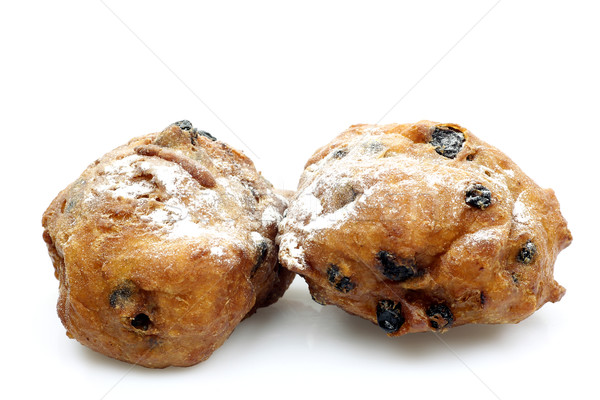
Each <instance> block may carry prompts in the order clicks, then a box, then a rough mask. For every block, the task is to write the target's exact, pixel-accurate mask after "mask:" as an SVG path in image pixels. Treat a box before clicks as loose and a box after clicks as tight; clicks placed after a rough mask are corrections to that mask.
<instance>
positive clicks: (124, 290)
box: [108, 286, 133, 308]
mask: <svg viewBox="0 0 600 400" xmlns="http://www.w3.org/2000/svg"><path fill="white" fill-rule="evenodd" d="M132 294H133V292H132V290H131V288H130V287H129V286H119V287H118V288H116V289H115V290H114V291H113V292H112V293H111V294H110V296H109V297H108V303H109V304H110V306H111V307H112V308H117V307H123V305H124V303H126V302H127V301H128V300H129V299H130V298H131V295H132Z"/></svg>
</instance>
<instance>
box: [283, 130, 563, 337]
mask: <svg viewBox="0 0 600 400" xmlns="http://www.w3.org/2000/svg"><path fill="white" fill-rule="evenodd" d="M286 213H287V214H286V217H285V218H284V219H283V220H282V222H281V223H280V232H279V236H278V242H279V244H280V253H279V256H280V261H281V263H282V264H283V265H284V266H285V267H287V268H289V269H290V270H292V271H294V272H297V273H298V274H300V275H302V276H303V277H304V279H305V280H306V281H307V283H308V285H309V288H310V291H311V294H312V296H313V298H314V299H315V301H317V302H319V303H321V304H335V305H337V306H339V307H341V308H342V309H344V310H346V311H347V312H349V313H352V314H355V315H358V316H361V317H363V318H366V319H368V320H370V321H372V322H373V323H376V324H378V325H379V326H380V327H381V328H382V329H383V330H384V331H385V332H387V333H388V334H389V335H394V336H396V335H402V334H405V333H408V332H419V331H428V330H434V331H444V330H446V329H447V328H449V327H451V326H458V325H463V324H468V323H516V322H519V321H521V320H522V319H524V318H526V317H527V316H529V315H531V314H532V313H533V312H534V311H535V310H537V309H538V308H540V307H541V306H542V305H543V304H544V303H546V302H548V301H551V302H556V301H558V300H560V298H561V297H562V296H563V294H564V292H565V290H564V288H563V287H561V286H560V285H559V284H558V283H557V282H556V281H555V280H554V279H553V269H554V262H555V260H556V257H557V255H558V253H559V252H560V251H561V250H562V249H564V248H565V247H567V246H568V245H569V244H570V242H571V240H572V238H571V234H570V232H569V230H568V229H567V224H566V221H565V220H564V219H563V217H562V215H561V214H560V211H559V205H558V202H557V200H556V198H555V196H554V193H553V191H552V190H550V189H546V190H544V189H541V188H540V187H539V186H538V185H536V184H535V183H534V182H533V181H532V180H531V179H530V178H529V177H527V176H526V175H525V174H524V173H523V172H522V171H521V170H520V169H519V167H518V166H517V165H516V164H515V163H514V162H512V161H511V160H510V159H509V158H508V157H507V156H505V155H504V154H503V153H501V152H500V151H498V150H497V149H495V148H494V147H492V146H490V145H488V144H486V143H484V142H483V141H481V140H479V139H478V138H477V137H475V136H474V135H473V134H472V133H471V132H469V131H468V130H467V129H465V128H463V127H461V126H458V125H455V124H439V123H434V122H430V121H421V122H419V123H416V124H406V125H398V124H390V125H382V126H377V125H355V126H352V127H350V128H349V129H348V130H347V131H345V132H343V133H342V134H340V135H339V136H338V137H337V138H335V139H334V140H333V141H332V142H331V143H329V144H328V145H326V146H324V147H322V148H321V149H319V150H317V152H316V153H315V154H314V155H313V156H312V157H311V159H310V160H309V161H308V163H307V164H306V167H305V170H304V173H303V174H302V177H301V179H300V183H299V187H298V192H297V193H296V195H295V197H294V199H293V201H292V202H291V204H290V207H289V208H288V210H287V211H286Z"/></svg>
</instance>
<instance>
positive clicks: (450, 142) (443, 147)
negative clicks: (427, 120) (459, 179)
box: [429, 126, 465, 158]
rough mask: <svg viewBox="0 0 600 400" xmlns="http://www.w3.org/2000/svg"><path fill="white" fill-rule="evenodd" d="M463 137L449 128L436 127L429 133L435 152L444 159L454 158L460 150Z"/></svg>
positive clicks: (460, 133) (463, 140)
mask: <svg viewBox="0 0 600 400" xmlns="http://www.w3.org/2000/svg"><path fill="white" fill-rule="evenodd" d="M464 142H465V135H463V133H462V132H461V131H459V130H458V129H456V128H452V127H450V126H436V127H435V128H434V129H433V132H432V133H431V140H430V141H429V144H431V145H432V146H433V147H434V148H435V151H436V152H437V153H438V154H439V155H442V156H444V157H447V158H455V157H456V155H457V154H458V153H459V152H460V150H461V149H462V145H463V143H464Z"/></svg>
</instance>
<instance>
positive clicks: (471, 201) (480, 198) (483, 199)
mask: <svg viewBox="0 0 600 400" xmlns="http://www.w3.org/2000/svg"><path fill="white" fill-rule="evenodd" d="M465 203H467V204H468V205H470V206H471V207H473V208H479V209H480V210H485V209H486V208H488V207H489V206H490V205H491V204H492V192H491V191H490V190H489V189H488V188H486V187H485V186H483V185H481V184H479V183H477V184H475V185H473V186H471V187H470V188H469V189H467V192H466V193H465Z"/></svg>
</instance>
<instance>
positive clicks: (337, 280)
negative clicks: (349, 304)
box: [327, 264, 356, 293]
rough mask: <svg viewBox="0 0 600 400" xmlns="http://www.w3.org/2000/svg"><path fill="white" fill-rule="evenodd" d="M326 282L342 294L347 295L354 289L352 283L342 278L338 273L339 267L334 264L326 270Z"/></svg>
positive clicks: (345, 277) (346, 278) (354, 285)
mask: <svg viewBox="0 0 600 400" xmlns="http://www.w3.org/2000/svg"><path fill="white" fill-rule="evenodd" d="M327 280H328V281H329V283H330V284H331V285H332V286H333V287H334V288H336V289H337V290H339V291H340V292H342V293H348V292H349V291H351V290H352V289H354V288H355V287H356V284H355V283H354V282H352V280H351V279H350V278H349V277H347V276H344V275H343V274H342V273H341V272H340V267H338V266H337V265H334V264H331V265H330V266H329V268H327Z"/></svg>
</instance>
